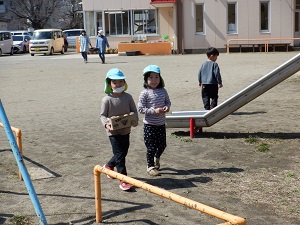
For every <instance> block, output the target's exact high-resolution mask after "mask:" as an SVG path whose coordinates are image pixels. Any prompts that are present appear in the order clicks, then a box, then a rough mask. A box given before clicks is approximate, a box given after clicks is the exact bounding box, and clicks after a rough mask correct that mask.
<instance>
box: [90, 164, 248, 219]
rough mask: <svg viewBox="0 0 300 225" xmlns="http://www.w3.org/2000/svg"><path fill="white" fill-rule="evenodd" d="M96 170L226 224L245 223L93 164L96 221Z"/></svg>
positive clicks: (98, 179)
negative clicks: (223, 221)
mask: <svg viewBox="0 0 300 225" xmlns="http://www.w3.org/2000/svg"><path fill="white" fill-rule="evenodd" d="M97 171H98V172H100V173H104V174H107V175H109V176H111V177H114V178H116V179H119V180H123V181H124V182H126V183H129V184H132V185H134V186H135V187H138V188H142V189H144V190H145V191H148V192H151V193H153V194H156V195H160V196H162V197H164V198H167V199H170V200H172V201H174V202H178V203H180V204H182V205H185V206H187V207H189V208H192V209H196V210H198V211H200V212H203V213H206V214H208V215H211V216H214V217H217V218H219V219H221V220H225V221H227V222H230V223H228V224H231V225H246V219H244V218H241V217H237V216H234V215H231V214H228V213H226V212H223V211H221V210H218V209H215V208H212V207H210V206H206V205H204V204H201V203H199V202H196V201H193V200H191V199H188V198H185V197H182V196H180V195H177V194H174V193H172V192H169V191H166V190H164V189H161V188H158V187H155V186H152V185H150V184H147V183H145V182H142V181H139V180H136V179H134V178H131V177H128V176H125V175H123V174H120V173H117V172H114V171H112V170H108V169H105V168H104V167H101V166H99V165H97V166H95V168H94V175H95V185H96V186H95V194H96V197H95V199H96V201H98V203H97V202H96V222H100V219H99V214H100V212H99V211H101V203H100V201H101V191H99V190H97V188H98V187H100V184H99V183H100V178H98V177H100V173H98V172H97ZM97 215H98V216H97ZM97 218H98V220H97ZM101 220H102V219H101Z"/></svg>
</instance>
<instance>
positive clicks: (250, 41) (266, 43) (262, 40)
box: [226, 38, 300, 54]
mask: <svg viewBox="0 0 300 225" xmlns="http://www.w3.org/2000/svg"><path fill="white" fill-rule="evenodd" d="M295 40H300V38H237V39H228V40H227V44H226V52H227V54H229V48H230V42H237V44H236V43H235V45H238V44H239V42H242V41H244V42H248V43H246V44H249V45H255V44H262V45H264V48H265V52H266V53H267V52H268V51H269V50H268V49H269V45H276V44H281V42H277V43H270V41H295ZM256 42H260V43H256Z"/></svg>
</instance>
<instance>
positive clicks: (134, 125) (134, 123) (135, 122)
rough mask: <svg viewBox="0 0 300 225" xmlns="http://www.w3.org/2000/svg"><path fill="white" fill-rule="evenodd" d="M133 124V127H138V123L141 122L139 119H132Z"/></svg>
mask: <svg viewBox="0 0 300 225" xmlns="http://www.w3.org/2000/svg"><path fill="white" fill-rule="evenodd" d="M131 125H132V126H133V127H136V126H137V125H139V122H138V121H135V120H132V121H131Z"/></svg>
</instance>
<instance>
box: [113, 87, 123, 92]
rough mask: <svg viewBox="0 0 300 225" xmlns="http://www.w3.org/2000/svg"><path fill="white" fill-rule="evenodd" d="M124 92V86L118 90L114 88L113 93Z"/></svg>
mask: <svg viewBox="0 0 300 225" xmlns="http://www.w3.org/2000/svg"><path fill="white" fill-rule="evenodd" d="M124 90H125V85H124V86H122V87H119V88H114V89H113V93H121V92H123V91H124Z"/></svg>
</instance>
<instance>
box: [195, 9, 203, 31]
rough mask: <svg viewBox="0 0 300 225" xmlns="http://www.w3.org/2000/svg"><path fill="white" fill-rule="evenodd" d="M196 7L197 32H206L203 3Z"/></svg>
mask: <svg viewBox="0 0 300 225" xmlns="http://www.w3.org/2000/svg"><path fill="white" fill-rule="evenodd" d="M195 7H196V16H195V18H196V33H204V28H203V24H204V22H203V21H204V19H203V5H195Z"/></svg>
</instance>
